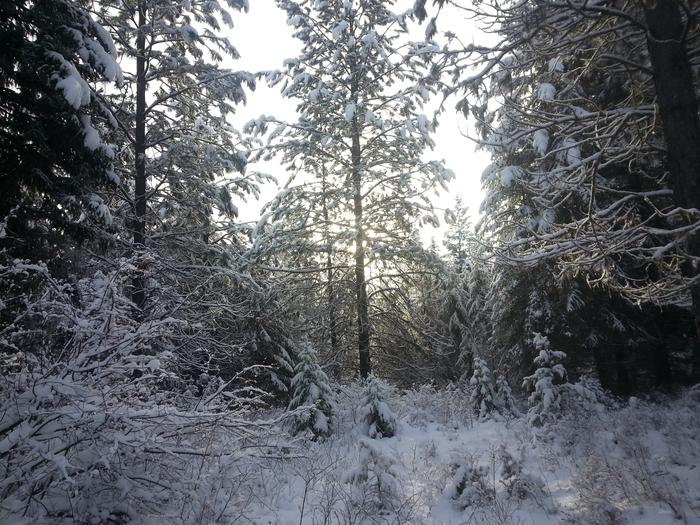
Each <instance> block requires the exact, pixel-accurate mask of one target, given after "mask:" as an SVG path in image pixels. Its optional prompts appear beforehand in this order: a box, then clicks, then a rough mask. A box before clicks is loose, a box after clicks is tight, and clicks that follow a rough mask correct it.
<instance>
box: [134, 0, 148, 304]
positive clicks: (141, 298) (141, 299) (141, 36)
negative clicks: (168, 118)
mask: <svg viewBox="0 0 700 525" xmlns="http://www.w3.org/2000/svg"><path fill="white" fill-rule="evenodd" d="M145 25H146V6H145V4H144V2H139V4H138V26H139V27H138V33H137V35H136V122H135V128H136V129H135V131H134V140H135V144H134V153H135V157H136V162H135V170H136V173H135V176H134V179H135V180H134V183H135V184H134V185H135V193H134V223H133V236H134V251H135V252H136V253H137V254H139V253H140V252H142V251H143V249H144V248H145V246H146V32H145ZM132 287H133V290H132V294H131V298H132V301H133V302H134V304H136V306H137V307H138V308H139V309H141V310H143V308H144V306H145V305H146V289H145V288H146V287H145V278H144V269H143V268H141V267H140V265H139V270H138V271H137V273H136V275H135V276H134V278H133V281H132Z"/></svg>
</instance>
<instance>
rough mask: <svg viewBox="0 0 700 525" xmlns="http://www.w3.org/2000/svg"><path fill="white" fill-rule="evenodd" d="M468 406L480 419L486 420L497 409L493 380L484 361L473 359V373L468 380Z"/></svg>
mask: <svg viewBox="0 0 700 525" xmlns="http://www.w3.org/2000/svg"><path fill="white" fill-rule="evenodd" d="M469 387H470V395H469V404H470V405H471V407H472V409H473V410H474V413H475V414H476V415H477V416H478V417H480V418H486V417H488V416H489V415H490V414H492V413H493V412H494V411H495V410H497V409H498V406H497V405H496V400H495V397H496V394H495V392H494V391H493V378H492V377H491V370H490V369H489V367H488V365H487V364H486V361H484V360H483V359H481V358H480V357H475V358H474V373H473V374H472V377H471V379H470V380H469Z"/></svg>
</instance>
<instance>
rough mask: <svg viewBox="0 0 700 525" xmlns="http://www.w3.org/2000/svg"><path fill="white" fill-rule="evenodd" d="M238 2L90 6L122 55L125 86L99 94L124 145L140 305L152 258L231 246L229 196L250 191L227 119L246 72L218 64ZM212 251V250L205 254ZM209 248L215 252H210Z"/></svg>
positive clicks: (137, 1) (242, 151)
mask: <svg viewBox="0 0 700 525" xmlns="http://www.w3.org/2000/svg"><path fill="white" fill-rule="evenodd" d="M246 5H247V4H246V3H245V2H243V1H234V0H231V1H228V2H225V3H223V2H221V3H220V2H211V1H209V0H191V1H187V2H176V3H173V2H170V1H166V0H125V1H123V2H116V3H113V2H102V3H97V4H96V6H95V10H96V14H97V16H98V18H99V19H100V20H101V21H103V22H104V23H105V24H107V25H108V26H109V27H110V28H111V31H112V33H113V36H114V40H115V44H116V48H117V50H118V52H119V53H120V56H121V57H122V65H123V68H124V77H125V80H126V85H127V87H128V89H127V90H126V91H125V92H121V93H117V94H111V93H107V94H105V97H104V98H105V99H106V100H108V101H109V103H110V105H111V108H112V113H113V117H114V119H115V120H116V121H117V122H118V125H119V127H120V129H121V131H122V136H123V140H124V141H125V143H126V145H127V147H126V148H123V150H122V152H121V153H120V155H119V160H120V162H121V166H120V173H121V174H122V178H123V180H124V182H125V184H124V185H123V192H122V197H123V199H124V200H123V206H124V215H125V217H124V219H123V220H124V222H125V224H126V225H127V227H128V230H129V233H130V235H131V241H132V243H133V248H134V254H135V260H134V273H133V276H134V281H133V290H132V295H133V297H134V302H135V303H136V304H137V305H138V306H139V308H140V309H142V310H143V309H144V308H147V307H149V305H148V304H147V298H148V288H149V287H156V284H157V280H156V279H154V277H155V275H156V274H158V275H159V277H163V276H167V275H169V273H168V272H167V271H162V272H159V271H157V269H153V268H150V265H151V264H152V257H151V256H150V255H149V254H150V253H152V252H157V253H158V256H157V259H163V258H166V257H171V258H172V259H173V261H172V265H174V266H177V265H178V264H182V263H183V262H185V261H186V262H187V263H190V264H198V263H200V264H201V263H202V262H203V261H202V260H201V258H200V256H201V255H204V258H205V259H207V258H208V259H209V260H208V261H206V262H208V263H209V264H211V262H212V261H211V258H209V257H208V256H210V255H213V256H214V259H215V260H216V262H219V261H220V260H221V257H222V255H221V253H220V251H221V250H218V249H217V248H216V247H214V248H212V247H211V246H210V245H212V244H222V243H226V242H227V241H228V242H232V240H233V243H234V244H235V238H236V236H237V231H236V229H235V228H234V227H232V224H231V221H230V219H231V218H232V217H235V216H236V215H237V204H236V202H234V201H236V200H239V199H241V198H242V196H243V195H246V194H256V192H257V183H258V182H259V179H258V175H256V174H247V175H246V174H245V173H244V168H245V165H246V156H247V149H246V147H245V145H244V144H243V141H242V139H241V138H240V136H239V135H238V133H237V131H236V130H235V129H234V128H233V127H232V126H231V124H230V123H229V117H230V116H231V115H232V114H233V112H234V109H235V105H236V104H238V103H240V102H243V101H244V100H245V92H244V86H250V87H252V86H253V84H254V80H253V77H252V75H250V74H248V73H245V72H239V71H233V70H231V69H227V68H224V67H222V65H221V63H222V61H223V60H225V59H227V60H231V59H235V58H237V56H238V53H237V51H236V49H235V48H234V47H233V45H232V44H231V43H230V41H229V39H228V37H227V36H226V35H225V34H224V30H223V27H231V26H232V25H233V19H232V15H231V12H232V11H238V10H242V9H245V8H246ZM212 252H215V253H213V254H212ZM217 252H218V253H217Z"/></svg>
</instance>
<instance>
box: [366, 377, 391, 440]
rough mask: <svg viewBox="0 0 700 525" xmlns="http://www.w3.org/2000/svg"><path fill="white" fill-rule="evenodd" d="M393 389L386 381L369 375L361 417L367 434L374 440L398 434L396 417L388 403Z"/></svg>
mask: <svg viewBox="0 0 700 525" xmlns="http://www.w3.org/2000/svg"><path fill="white" fill-rule="evenodd" d="M390 393H391V387H390V386H389V385H388V384H386V383H385V382H384V381H382V380H381V379H379V378H378V377H375V376H374V375H371V374H370V375H369V377H367V380H366V381H365V383H364V390H363V398H362V406H361V408H360V415H361V417H362V418H363V422H364V424H365V426H366V433H367V435H368V436H369V437H371V438H372V439H375V438H383V437H392V436H393V435H394V434H396V417H395V416H394V414H393V413H392V411H391V409H390V408H389V406H388V405H387V403H386V399H387V398H388V397H389V395H390Z"/></svg>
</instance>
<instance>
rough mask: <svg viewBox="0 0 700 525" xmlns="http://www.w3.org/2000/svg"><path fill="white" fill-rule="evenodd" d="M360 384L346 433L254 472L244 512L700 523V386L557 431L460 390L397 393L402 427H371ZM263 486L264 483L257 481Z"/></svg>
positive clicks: (573, 417) (340, 519)
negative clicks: (503, 414) (486, 413)
mask: <svg viewBox="0 0 700 525" xmlns="http://www.w3.org/2000/svg"><path fill="white" fill-rule="evenodd" d="M359 399H360V393H359V390H358V389H357V388H352V387H350V388H344V389H342V390H339V392H338V399H337V411H336V418H335V425H336V428H335V433H334V434H333V436H332V437H330V438H328V439H326V440H316V441H313V440H310V439H309V436H305V437H304V436H297V439H295V440H294V442H293V443H292V444H291V445H290V447H289V448H288V449H285V450H283V453H282V454H281V455H280V456H277V457H270V458H267V459H265V460H261V461H260V463H258V465H257V466H256V468H255V469H251V471H249V472H247V473H246V476H245V478H246V479H245V485H246V486H248V487H249V489H248V492H247V496H246V497H245V498H241V497H239V498H238V502H237V505H238V506H239V511H240V514H239V517H240V519H239V521H236V523H275V524H280V525H283V524H299V523H302V524H335V523H338V524H362V523H369V524H375V523H386V524H389V523H395V524H399V523H406V524H411V523H415V524H433V523H437V524H468V523H473V524H522V525H527V524H537V525H540V524H558V523H587V524H588V523H590V524H617V523H629V524H641V525H665V524H676V523H688V524H693V523H699V524H700V440H698V435H699V431H700V418H699V417H698V414H699V409H700V396H698V395H697V392H696V394H695V397H694V395H693V393H692V392H688V393H686V394H684V395H682V396H680V397H678V398H675V399H673V400H668V399H664V400H657V401H655V402H646V401H641V400H638V399H635V398H633V399H632V400H631V401H630V402H627V401H625V402H624V403H613V402H612V401H610V402H609V403H607V404H606V405H590V406H587V407H586V408H580V409H577V410H576V411H575V413H570V414H569V415H568V416H567V417H565V418H564V419H563V420H562V421H561V422H560V423H559V424H558V425H557V426H556V427H553V428H550V429H548V430H547V431H542V430H540V429H532V428H531V427H529V426H528V425H527V424H526V422H525V420H524V419H523V418H518V419H510V420H506V419H499V420H492V419H490V420H475V419H474V418H473V417H472V416H470V413H471V412H470V410H469V408H468V406H467V405H468V402H467V399H468V396H465V395H464V393H462V392H460V391H459V390H457V389H453V390H447V391H444V390H443V391H436V390H434V389H432V388H429V387H424V388H423V389H421V390H419V391H412V392H404V393H400V394H395V395H394V396H392V398H391V399H389V405H390V406H391V407H392V410H393V411H394V413H395V415H396V416H397V419H398V432H397V434H396V435H395V436H394V437H391V438H383V439H369V438H367V437H364V436H363V430H364V428H363V426H362V424H361V421H360V419H361V418H360V416H359V413H358V410H357V409H355V408H353V407H357V406H358V404H359ZM250 487H254V488H250Z"/></svg>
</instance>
